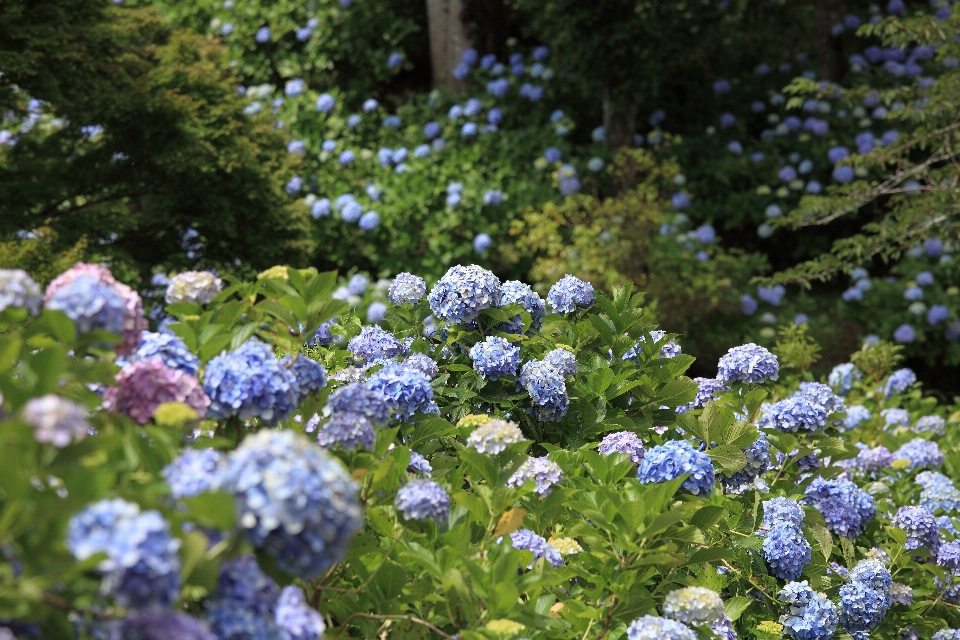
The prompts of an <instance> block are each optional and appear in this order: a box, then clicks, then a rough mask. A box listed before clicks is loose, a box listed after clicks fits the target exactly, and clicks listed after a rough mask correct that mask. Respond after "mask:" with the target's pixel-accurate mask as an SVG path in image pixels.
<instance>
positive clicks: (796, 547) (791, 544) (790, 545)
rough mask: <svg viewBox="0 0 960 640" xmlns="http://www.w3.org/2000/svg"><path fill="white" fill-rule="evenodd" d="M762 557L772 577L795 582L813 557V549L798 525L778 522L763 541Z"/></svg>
mask: <svg viewBox="0 0 960 640" xmlns="http://www.w3.org/2000/svg"><path fill="white" fill-rule="evenodd" d="M763 557H764V558H765V559H766V560H767V564H768V565H770V573H772V574H773V575H774V576H776V577H778V578H780V579H781V580H796V579H797V578H799V577H800V574H801V573H802V572H803V568H804V567H805V566H807V564H808V563H809V562H810V560H811V558H812V557H813V549H812V548H811V547H810V543H809V542H807V539H806V538H804V537H803V531H802V530H801V529H800V527H799V526H798V525H796V524H794V523H792V522H780V523H776V524H774V525H773V527H771V529H770V531H768V532H767V535H766V536H765V538H764V540H763Z"/></svg>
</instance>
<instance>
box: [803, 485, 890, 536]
mask: <svg viewBox="0 0 960 640" xmlns="http://www.w3.org/2000/svg"><path fill="white" fill-rule="evenodd" d="M804 495H805V496H806V498H804V502H805V503H806V504H810V505H813V506H814V507H816V509H817V511H819V512H820V514H821V515H822V516H823V520H824V522H826V524H827V529H829V530H830V531H833V532H834V533H836V534H837V535H841V536H844V537H846V538H851V539H852V538H855V537H857V536H858V535H860V534H861V533H862V532H863V529H864V527H866V526H867V524H868V523H869V522H870V521H871V520H873V519H874V517H876V515H877V506H876V503H875V502H874V500H873V496H871V495H870V494H869V493H867V492H866V491H864V490H863V489H861V488H860V487H858V486H857V485H855V484H854V483H852V482H850V481H849V480H844V479H843V478H835V479H833V480H824V479H823V478H814V480H813V482H812V483H810V485H809V486H808V487H807V489H806V491H805V492H804Z"/></svg>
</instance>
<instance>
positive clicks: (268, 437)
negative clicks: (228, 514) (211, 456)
mask: <svg viewBox="0 0 960 640" xmlns="http://www.w3.org/2000/svg"><path fill="white" fill-rule="evenodd" d="M224 487H226V488H228V489H229V490H230V491H231V492H232V493H233V494H234V497H235V499H236V504H237V523H238V524H239V526H241V527H242V528H243V529H244V530H245V531H246V533H247V537H248V538H250V541H251V542H252V543H253V544H254V546H256V547H259V548H262V549H264V550H265V551H266V552H267V553H269V554H270V555H272V556H273V557H274V558H276V560H277V563H278V565H279V566H280V567H281V568H283V569H284V570H286V571H289V572H290V573H293V574H294V575H298V576H302V577H304V578H308V577H314V576H317V575H319V574H320V573H322V572H323V571H325V570H326V569H327V568H329V567H330V565H332V564H333V563H335V562H339V561H340V559H341V558H342V557H343V555H344V553H346V550H347V546H348V545H349V544H350V540H351V538H353V535H354V534H355V533H356V532H357V531H358V530H359V529H360V527H361V526H362V525H363V514H362V509H361V507H360V503H359V501H358V500H357V492H358V486H357V484H356V483H355V482H354V481H353V479H352V478H351V477H350V475H349V474H348V473H347V471H346V470H345V469H344V468H343V466H342V465H341V464H340V462H339V461H338V460H336V459H334V458H331V457H330V456H328V455H327V454H326V453H325V452H324V451H323V449H321V448H320V447H318V446H316V445H314V444H312V443H310V442H309V441H308V440H307V439H306V438H304V437H303V436H300V435H298V434H296V433H294V432H292V431H269V430H267V431H258V432H257V433H254V434H251V435H248V436H247V437H246V438H244V440H243V442H241V443H240V446H239V447H237V449H236V450H234V451H233V452H231V454H230V456H229V460H228V467H227V471H226V474H225V478H224Z"/></svg>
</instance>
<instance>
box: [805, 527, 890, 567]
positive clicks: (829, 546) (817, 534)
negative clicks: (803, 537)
mask: <svg viewBox="0 0 960 640" xmlns="http://www.w3.org/2000/svg"><path fill="white" fill-rule="evenodd" d="M810 531H811V533H812V534H813V538H814V539H815V540H816V541H817V544H819V545H820V551H821V553H823V559H824V562H830V554H831V553H832V552H833V534H831V533H830V530H829V529H827V528H826V527H824V526H823V525H821V524H816V523H814V524H813V525H811V526H810ZM904 542H906V540H904Z"/></svg>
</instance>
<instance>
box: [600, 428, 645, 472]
mask: <svg viewBox="0 0 960 640" xmlns="http://www.w3.org/2000/svg"><path fill="white" fill-rule="evenodd" d="M597 451H599V452H600V453H602V454H603V455H605V456H609V455H611V454H614V453H626V454H628V455H629V456H630V462H632V463H633V464H636V465H639V464H640V463H641V462H642V461H643V455H644V453H645V452H646V449H645V448H644V446H643V441H642V440H640V436H638V435H637V434H635V433H634V432H632V431H616V432H614V433H608V434H607V435H605V436H604V437H603V440H601V441H600V446H598V447H597Z"/></svg>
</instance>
